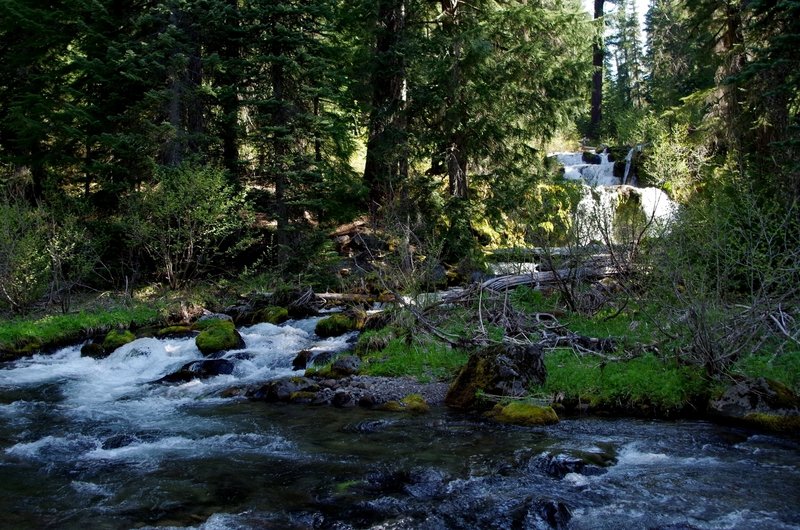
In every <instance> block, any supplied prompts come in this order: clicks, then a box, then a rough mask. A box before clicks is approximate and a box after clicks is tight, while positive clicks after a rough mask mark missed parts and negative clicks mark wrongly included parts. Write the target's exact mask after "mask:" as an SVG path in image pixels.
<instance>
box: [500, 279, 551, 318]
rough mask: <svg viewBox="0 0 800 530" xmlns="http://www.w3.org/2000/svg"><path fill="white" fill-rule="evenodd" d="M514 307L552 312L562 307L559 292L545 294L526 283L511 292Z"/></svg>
mask: <svg viewBox="0 0 800 530" xmlns="http://www.w3.org/2000/svg"><path fill="white" fill-rule="evenodd" d="M509 299H510V300H511V305H512V307H514V309H517V310H519V311H525V312H526V313H552V312H553V311H557V310H559V309H561V307H560V303H559V296H558V293H554V294H551V295H545V294H544V293H543V292H542V291H536V290H534V289H531V288H530V287H528V286H526V285H521V286H519V287H517V288H516V289H514V290H513V291H511V293H510V294H509Z"/></svg>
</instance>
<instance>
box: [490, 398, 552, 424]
mask: <svg viewBox="0 0 800 530" xmlns="http://www.w3.org/2000/svg"><path fill="white" fill-rule="evenodd" d="M486 416H487V417H488V418H490V419H492V420H494V421H497V422H500V423H511V424H513V425H528V426H532V425H552V424H553V423H558V415H557V414H556V411H554V410H553V408H552V407H540V406H539V405H533V404H531V403H524V402H521V401H514V402H511V403H507V404H505V405H503V404H500V403H498V404H497V405H495V406H494V408H493V409H492V410H491V411H489V412H488V413H487V414H486Z"/></svg>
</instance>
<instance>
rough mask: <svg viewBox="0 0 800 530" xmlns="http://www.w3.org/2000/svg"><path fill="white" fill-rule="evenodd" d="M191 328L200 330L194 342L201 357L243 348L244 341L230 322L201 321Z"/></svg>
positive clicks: (216, 320) (217, 320)
mask: <svg viewBox="0 0 800 530" xmlns="http://www.w3.org/2000/svg"><path fill="white" fill-rule="evenodd" d="M193 328H194V329H196V330H197V329H199V330H200V334H199V335H197V337H196V338H195V339H194V342H195V345H196V346H197V349H198V350H200V351H201V352H202V353H203V355H206V356H208V355H211V354H212V353H216V352H219V351H223V350H233V349H236V348H242V347H244V340H243V339H242V336H241V335H239V332H238V331H236V327H235V326H234V325H233V321H232V320H219V319H210V320H203V321H199V322H197V323H196V324H195V325H194V326H193Z"/></svg>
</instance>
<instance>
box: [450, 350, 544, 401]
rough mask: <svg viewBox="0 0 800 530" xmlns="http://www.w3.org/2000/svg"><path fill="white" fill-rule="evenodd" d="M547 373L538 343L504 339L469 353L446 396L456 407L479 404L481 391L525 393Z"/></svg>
mask: <svg viewBox="0 0 800 530" xmlns="http://www.w3.org/2000/svg"><path fill="white" fill-rule="evenodd" d="M546 377H547V369H546V368H545V366H544V357H543V350H542V347H541V346H538V345H536V344H509V343H503V344H498V345H493V346H488V347H485V348H482V349H481V350H479V351H477V352H475V353H473V354H472V355H470V357H469V361H467V364H466V366H464V368H462V369H461V371H460V372H459V374H458V376H457V377H456V379H455V381H453V384H452V385H450V389H449V390H448V392H447V397H445V404H446V405H447V406H449V407H452V408H456V409H462V410H463V409H472V408H476V407H477V406H478V405H479V403H478V399H477V393H478V392H479V391H480V392H483V393H485V394H489V395H492V396H508V397H521V396H524V395H526V394H527V392H528V388H529V387H530V386H531V385H532V384H542V383H544V381H545V379H546Z"/></svg>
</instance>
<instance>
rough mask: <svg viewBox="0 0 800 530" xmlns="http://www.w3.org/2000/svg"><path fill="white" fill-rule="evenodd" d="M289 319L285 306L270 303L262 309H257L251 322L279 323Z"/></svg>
mask: <svg viewBox="0 0 800 530" xmlns="http://www.w3.org/2000/svg"><path fill="white" fill-rule="evenodd" d="M287 320H289V310H288V309H286V308H285V307H279V306H276V305H271V306H268V307H265V308H264V309H259V310H258V311H256V314H255V315H254V317H253V322H255V323H260V322H267V323H268V324H275V325H277V324H281V323H283V322H286V321H287Z"/></svg>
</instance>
